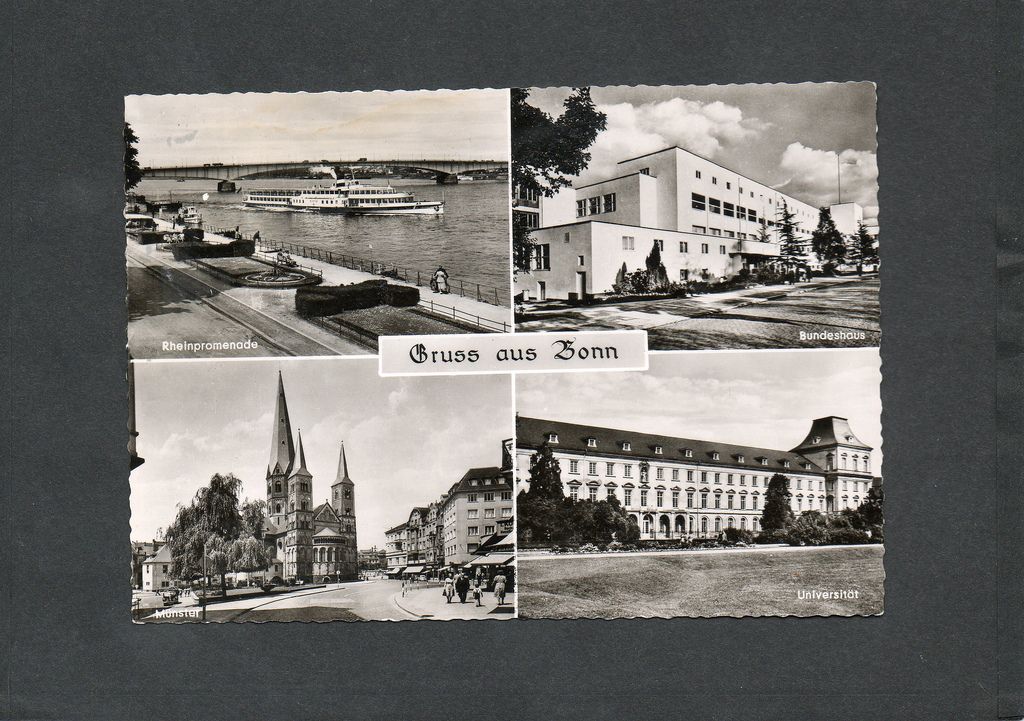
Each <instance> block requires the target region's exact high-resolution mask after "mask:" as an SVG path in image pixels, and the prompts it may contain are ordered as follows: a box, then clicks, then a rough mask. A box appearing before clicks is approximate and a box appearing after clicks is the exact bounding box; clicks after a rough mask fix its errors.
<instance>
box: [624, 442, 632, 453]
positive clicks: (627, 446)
mask: <svg viewBox="0 0 1024 721" xmlns="http://www.w3.org/2000/svg"><path fill="white" fill-rule="evenodd" d="M622 450H624V451H631V450H633V448H632V447H631V446H630V445H629V441H623V442H622Z"/></svg>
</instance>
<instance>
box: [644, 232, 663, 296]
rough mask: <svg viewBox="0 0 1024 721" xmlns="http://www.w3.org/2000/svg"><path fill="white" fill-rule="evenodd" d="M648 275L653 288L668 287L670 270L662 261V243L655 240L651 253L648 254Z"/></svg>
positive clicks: (661, 288)
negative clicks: (666, 268)
mask: <svg viewBox="0 0 1024 721" xmlns="http://www.w3.org/2000/svg"><path fill="white" fill-rule="evenodd" d="M645 263H646V266H647V277H648V279H649V283H650V286H651V290H663V289H665V288H667V287H668V271H667V270H665V264H664V263H662V262H661V244H660V243H659V242H658V241H654V244H653V247H652V248H651V252H650V255H648V256H647V260H646V262H645Z"/></svg>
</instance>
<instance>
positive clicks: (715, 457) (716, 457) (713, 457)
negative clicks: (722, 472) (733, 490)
mask: <svg viewBox="0 0 1024 721" xmlns="http://www.w3.org/2000/svg"><path fill="white" fill-rule="evenodd" d="M721 458H722V456H721V455H720V454H719V453H718V451H711V460H713V461H717V460H720V459H721ZM715 477H716V478H717V477H718V474H717V473H716V474H715Z"/></svg>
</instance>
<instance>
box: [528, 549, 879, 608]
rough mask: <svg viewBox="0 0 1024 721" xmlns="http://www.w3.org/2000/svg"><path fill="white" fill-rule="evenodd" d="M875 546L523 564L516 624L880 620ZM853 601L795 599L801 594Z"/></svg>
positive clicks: (553, 559)
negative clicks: (839, 594) (850, 594)
mask: <svg viewBox="0 0 1024 721" xmlns="http://www.w3.org/2000/svg"><path fill="white" fill-rule="evenodd" d="M882 554H883V549H882V547H881V546H876V545H872V546H845V547H825V548H781V549H750V550H741V549H737V550H729V551H726V552H701V551H691V552H682V553H655V554H650V555H638V554H622V555H618V554H616V555H607V556H587V557H573V558H559V557H557V556H554V557H539V558H522V557H521V558H520V559H519V589H518V590H519V616H520V617H521V618H633V617H642V618H649V617H661V618H670V617H675V616H694V617H706V616H789V615H792V616H819V615H837V616H857V615H871V614H879V613H881V612H882V597H883V580H884V577H885V571H884V569H883V567H882ZM842 590H848V591H857V592H858V593H859V598H850V599H829V600H823V599H820V598H817V599H810V598H804V599H800V598H798V591H803V592H809V591H825V592H828V591H842Z"/></svg>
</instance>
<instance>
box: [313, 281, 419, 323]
mask: <svg viewBox="0 0 1024 721" xmlns="http://www.w3.org/2000/svg"><path fill="white" fill-rule="evenodd" d="M419 302H420V292H419V289H417V288H410V287H408V286H404V285H388V282H387V281H386V280H383V279H380V278H374V279H373V280H365V281H363V282H362V283H354V284H352V285H335V286H324V285H321V286H318V287H316V288H299V289H298V290H297V291H295V309H296V310H297V311H298V312H299V315H301V316H304V317H307V318H308V317H318V316H326V315H337V314H338V313H344V312H345V311H347V310H360V309H362V308H373V307H375V306H378V305H384V304H386V305H391V306H394V307H396V308H406V307H409V306H414V305H416V304H417V303H419Z"/></svg>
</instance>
